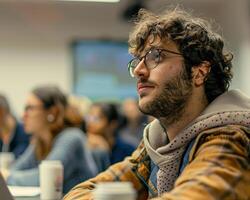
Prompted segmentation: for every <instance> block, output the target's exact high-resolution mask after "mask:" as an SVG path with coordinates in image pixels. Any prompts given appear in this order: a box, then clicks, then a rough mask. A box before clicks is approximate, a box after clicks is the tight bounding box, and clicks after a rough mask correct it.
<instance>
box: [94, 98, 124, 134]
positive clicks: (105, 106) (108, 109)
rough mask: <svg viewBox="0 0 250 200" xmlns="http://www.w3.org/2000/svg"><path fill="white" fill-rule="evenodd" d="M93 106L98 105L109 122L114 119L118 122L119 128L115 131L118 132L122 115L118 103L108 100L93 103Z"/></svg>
mask: <svg viewBox="0 0 250 200" xmlns="http://www.w3.org/2000/svg"><path fill="white" fill-rule="evenodd" d="M92 106H97V107H99V108H100V109H101V112H102V113H103V115H104V116H105V117H106V118H107V120H108V123H111V122H112V121H116V122H117V129H116V131H115V135H116V134H117V132H118V130H119V129H120V126H121V120H122V119H121V115H120V113H119V111H118V109H117V105H116V104H115V103H108V102H96V103H93V105H92Z"/></svg>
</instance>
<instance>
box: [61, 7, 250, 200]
mask: <svg viewBox="0 0 250 200" xmlns="http://www.w3.org/2000/svg"><path fill="white" fill-rule="evenodd" d="M129 51H130V53H131V54H132V55H134V59H132V60H131V61H130V62H129V64H128V69H129V73H130V75H131V76H132V77H135V78H136V80H137V91H138V96H139V108H140V110H141V111H142V112H143V113H145V114H148V115H152V116H153V117H155V118H156V119H155V120H154V121H153V122H151V123H150V124H148V125H147V126H146V127H145V129H144V136H143V140H142V142H141V144H140V145H139V147H138V148H137V150H136V151H135V152H134V153H133V154H132V156H131V157H128V158H126V159H125V160H124V161H123V162H120V163H118V164H116V165H113V166H111V167H110V168H109V169H108V170H107V171H105V172H104V173H101V174H100V175H98V176H97V177H95V178H92V179H90V180H88V181H87V182H84V183H82V184H79V185H77V186H75V187H74V188H73V189H72V190H71V191H70V192H69V193H68V194H67V195H66V196H65V197H64V198H65V200H69V199H72V200H73V199H74V200H76V199H79V200H84V199H92V198H93V189H94V188H95V185H96V184H97V183H99V182H104V181H107V182H110V181H130V182H131V183H132V184H133V186H134V188H135V189H136V191H137V199H155V200H158V199H159V200H160V199H162V200H163V199H173V200H174V199H181V200H183V199H184V200H185V199H187V200H189V199H190V200H196V199H197V200H200V199H238V200H240V199H250V190H249V188H250V163H249V162H250V161H249V158H250V156H249V155H250V99H249V98H248V97H247V96H246V95H244V94H243V93H242V92H240V91H239V90H230V91H228V88H229V85H230V81H231V79H232V73H231V68H232V64H231V60H232V58H233V57H232V54H231V53H227V52H226V51H225V50H224V42H223V39H222V37H221V36H220V35H218V34H216V33H215V32H213V31H212V29H211V27H210V25H209V24H208V23H207V22H206V21H204V20H202V19H200V18H195V17H193V16H191V15H190V14H188V13H186V12H185V11H183V10H181V9H179V8H177V9H174V10H168V11H166V12H164V13H163V14H161V15H155V14H153V13H150V12H148V11H145V10H141V11H140V12H139V15H138V20H137V21H136V26H135V28H134V30H133V31H132V33H131V34H130V37H129Z"/></svg>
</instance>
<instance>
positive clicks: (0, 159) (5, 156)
mask: <svg viewBox="0 0 250 200" xmlns="http://www.w3.org/2000/svg"><path fill="white" fill-rule="evenodd" d="M14 161H15V156H14V154H13V153H11V152H1V153H0V168H1V169H7V170H9V169H10V167H11V164H12V163H13V162H14Z"/></svg>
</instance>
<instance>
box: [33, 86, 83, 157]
mask: <svg viewBox="0 0 250 200" xmlns="http://www.w3.org/2000/svg"><path fill="white" fill-rule="evenodd" d="M31 93H32V94H34V95H35V96H36V97H37V98H38V99H40V100H41V102H42V104H43V107H44V109H45V110H48V109H50V108H52V107H56V116H55V118H56V120H55V121H54V122H52V123H51V124H50V130H51V134H52V135H51V136H52V140H51V141H50V145H49V147H48V148H46V147H45V145H44V144H43V142H42V141H41V140H39V139H36V156H37V159H39V160H42V159H44V158H45V157H46V156H47V155H48V154H49V152H50V150H51V148H52V144H53V139H54V138H55V137H56V136H57V135H58V134H59V133H60V132H61V131H62V130H63V129H64V128H66V127H80V126H81V125H82V120H83V119H82V117H81V116H80V114H79V113H78V112H75V110H74V109H75V108H73V107H71V106H70V105H68V102H67V97H66V95H65V94H64V93H63V92H62V91H61V90H60V89H59V88H58V87H56V86H50V85H49V86H40V87H36V88H35V89H33V90H32V92H31Z"/></svg>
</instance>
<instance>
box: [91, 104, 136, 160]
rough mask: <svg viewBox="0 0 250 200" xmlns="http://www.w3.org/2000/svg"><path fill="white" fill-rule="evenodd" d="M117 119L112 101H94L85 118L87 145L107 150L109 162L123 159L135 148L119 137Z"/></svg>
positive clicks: (117, 113) (94, 148)
mask: <svg viewBox="0 0 250 200" xmlns="http://www.w3.org/2000/svg"><path fill="white" fill-rule="evenodd" d="M119 119H120V115H119V112H118V110H117V108H116V105H115V104H112V103H94V104H93V105H92V106H91V108H90V111H89V114H88V116H87V118H86V129H87V134H88V144H89V147H90V148H91V149H93V150H95V151H96V149H99V150H100V149H101V150H103V151H107V152H109V155H110V156H109V157H110V163H111V164H113V163H116V162H119V161H121V160H123V159H124V158H125V157H126V156H129V155H130V154H131V153H132V152H133V151H134V149H135V147H134V146H132V145H130V144H129V143H127V142H125V141H124V140H123V139H122V138H121V137H119V134H118V132H119Z"/></svg>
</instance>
